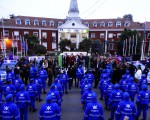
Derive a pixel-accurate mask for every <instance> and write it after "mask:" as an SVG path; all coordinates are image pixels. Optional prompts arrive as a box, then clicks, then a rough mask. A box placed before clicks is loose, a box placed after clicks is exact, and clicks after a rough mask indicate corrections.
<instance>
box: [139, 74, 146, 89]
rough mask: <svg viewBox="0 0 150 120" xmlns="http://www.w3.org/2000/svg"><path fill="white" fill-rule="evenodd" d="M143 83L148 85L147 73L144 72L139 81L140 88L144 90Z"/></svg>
mask: <svg viewBox="0 0 150 120" xmlns="http://www.w3.org/2000/svg"><path fill="white" fill-rule="evenodd" d="M143 84H145V85H148V82H147V78H146V75H145V74H142V76H141V79H140V81H139V83H138V86H139V90H142V85H143Z"/></svg>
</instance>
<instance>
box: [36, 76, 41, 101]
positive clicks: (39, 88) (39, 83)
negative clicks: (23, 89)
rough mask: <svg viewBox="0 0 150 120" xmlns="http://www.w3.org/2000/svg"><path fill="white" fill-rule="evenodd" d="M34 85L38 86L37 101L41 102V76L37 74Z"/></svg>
mask: <svg viewBox="0 0 150 120" xmlns="http://www.w3.org/2000/svg"><path fill="white" fill-rule="evenodd" d="M34 84H35V85H36V88H37V100H38V101H39V102H41V101H42V99H41V90H42V80H41V79H40V78H39V74H37V76H36V78H35V79H34Z"/></svg>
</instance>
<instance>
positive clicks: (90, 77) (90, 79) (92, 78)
mask: <svg viewBox="0 0 150 120" xmlns="http://www.w3.org/2000/svg"><path fill="white" fill-rule="evenodd" d="M86 77H87V79H88V80H89V83H90V84H92V83H93V82H94V80H95V79H94V75H93V73H92V70H89V72H88V74H86Z"/></svg>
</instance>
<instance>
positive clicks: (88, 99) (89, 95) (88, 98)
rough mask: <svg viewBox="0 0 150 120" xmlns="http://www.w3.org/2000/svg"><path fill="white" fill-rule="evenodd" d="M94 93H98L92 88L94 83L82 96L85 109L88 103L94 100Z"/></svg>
mask: <svg viewBox="0 0 150 120" xmlns="http://www.w3.org/2000/svg"><path fill="white" fill-rule="evenodd" d="M94 94H96V93H95V92H94V91H93V90H92V85H88V89H87V90H86V91H85V92H84V93H83V95H82V96H81V103H82V105H83V108H84V110H85V108H86V106H87V104H88V103H90V102H91V101H92V97H93V95H94Z"/></svg>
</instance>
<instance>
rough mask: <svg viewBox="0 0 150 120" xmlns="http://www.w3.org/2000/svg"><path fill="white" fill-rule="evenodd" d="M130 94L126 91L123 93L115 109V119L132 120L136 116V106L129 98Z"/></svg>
mask: <svg viewBox="0 0 150 120" xmlns="http://www.w3.org/2000/svg"><path fill="white" fill-rule="evenodd" d="M129 98H130V95H129V94H128V93H127V92H124V93H123V100H122V101H121V102H120V103H119V104H118V107H117V110H116V114H115V117H116V120H134V119H135V116H136V107H135V105H134V103H133V102H131V101H130V100H129Z"/></svg>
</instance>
